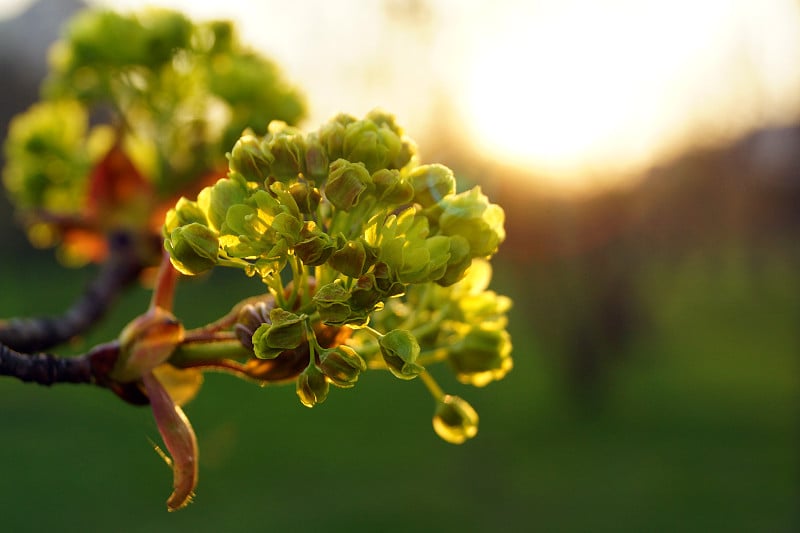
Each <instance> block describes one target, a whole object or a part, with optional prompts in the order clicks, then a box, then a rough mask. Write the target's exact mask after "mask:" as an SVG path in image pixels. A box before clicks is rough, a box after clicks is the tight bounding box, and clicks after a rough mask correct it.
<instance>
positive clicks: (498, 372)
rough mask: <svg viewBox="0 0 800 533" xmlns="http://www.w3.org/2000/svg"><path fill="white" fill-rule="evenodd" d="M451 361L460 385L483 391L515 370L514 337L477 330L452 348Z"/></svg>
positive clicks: (469, 333) (472, 330) (500, 331)
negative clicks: (513, 356) (512, 342)
mask: <svg viewBox="0 0 800 533" xmlns="http://www.w3.org/2000/svg"><path fill="white" fill-rule="evenodd" d="M448 361H449V362H450V365H451V366H452V367H453V370H454V371H455V373H456V378H457V379H458V380H459V381H460V382H462V383H467V384H470V385H475V386H476V387H483V386H485V385H487V384H488V383H489V382H491V381H494V380H499V379H502V378H503V377H505V375H506V374H507V373H508V372H509V371H510V370H511V369H512V368H513V366H514V362H513V360H512V359H511V336H510V335H509V334H508V332H507V331H505V330H496V329H488V328H484V327H481V326H477V327H474V328H472V329H471V330H470V331H469V332H468V333H467V334H466V335H465V336H464V338H463V339H461V340H460V341H459V342H457V343H456V344H455V346H453V348H452V349H451V350H450V353H449V354H448Z"/></svg>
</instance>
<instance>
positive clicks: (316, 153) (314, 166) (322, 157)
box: [305, 128, 344, 185]
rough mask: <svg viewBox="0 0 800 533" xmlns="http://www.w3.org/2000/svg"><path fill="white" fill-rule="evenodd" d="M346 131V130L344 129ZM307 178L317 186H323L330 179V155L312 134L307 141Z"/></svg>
mask: <svg viewBox="0 0 800 533" xmlns="http://www.w3.org/2000/svg"><path fill="white" fill-rule="evenodd" d="M342 129H344V128H342ZM305 165H306V174H305V176H306V178H308V179H310V180H312V181H313V182H314V183H316V184H317V185H321V184H323V183H324V182H325V180H326V179H328V167H329V166H330V160H329V159H328V153H327V152H326V150H325V148H324V147H323V145H322V142H320V140H319V137H318V136H317V135H316V134H313V133H312V134H311V135H309V136H308V138H307V139H306V160H305Z"/></svg>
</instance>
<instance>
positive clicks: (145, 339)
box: [109, 307, 184, 383]
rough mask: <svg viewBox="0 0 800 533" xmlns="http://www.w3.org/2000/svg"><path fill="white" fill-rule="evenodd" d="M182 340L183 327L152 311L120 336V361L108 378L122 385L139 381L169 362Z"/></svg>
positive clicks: (162, 312) (166, 314) (163, 312)
mask: <svg viewBox="0 0 800 533" xmlns="http://www.w3.org/2000/svg"><path fill="white" fill-rule="evenodd" d="M183 338H184V329H183V325H181V323H180V322H178V320H177V319H176V318H175V316H174V315H173V314H172V313H170V312H169V311H166V310H164V309H162V308H161V307H154V308H153V309H151V310H150V311H148V312H146V313H144V314H143V315H139V316H138V317H136V318H135V319H133V320H132V321H131V322H130V323H129V324H128V325H127V326H125V328H124V329H123V330H122V332H121V333H120V335H119V357H118V358H117V361H116V362H115V363H114V368H113V369H112V370H111V372H110V373H109V377H111V379H113V380H115V381H119V382H121V383H127V382H131V381H138V380H140V379H141V378H142V376H143V375H144V374H147V373H149V372H151V371H152V370H153V369H154V368H155V367H157V366H158V365H160V364H162V363H164V362H165V361H166V360H167V359H169V356H170V355H172V352H173V351H175V348H177V347H178V345H179V344H180V343H181V342H183Z"/></svg>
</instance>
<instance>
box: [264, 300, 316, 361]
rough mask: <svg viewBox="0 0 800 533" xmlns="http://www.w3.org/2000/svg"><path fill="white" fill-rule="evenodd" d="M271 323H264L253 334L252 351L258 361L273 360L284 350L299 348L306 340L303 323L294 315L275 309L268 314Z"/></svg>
mask: <svg viewBox="0 0 800 533" xmlns="http://www.w3.org/2000/svg"><path fill="white" fill-rule="evenodd" d="M269 318H270V322H271V323H264V324H262V325H261V326H259V328H258V329H257V330H256V331H255V333H253V351H254V352H255V354H256V357H258V358H260V359H274V358H276V357H278V355H280V354H281V352H283V351H284V350H290V349H292V348H297V347H298V346H300V343H302V342H303V341H304V340H306V330H305V321H304V319H303V318H302V317H299V316H297V315H296V314H294V313H291V312H289V311H286V310H284V309H281V308H280V307H276V308H274V309H272V310H271V311H270V313H269Z"/></svg>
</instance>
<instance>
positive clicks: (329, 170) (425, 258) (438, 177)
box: [164, 111, 511, 442]
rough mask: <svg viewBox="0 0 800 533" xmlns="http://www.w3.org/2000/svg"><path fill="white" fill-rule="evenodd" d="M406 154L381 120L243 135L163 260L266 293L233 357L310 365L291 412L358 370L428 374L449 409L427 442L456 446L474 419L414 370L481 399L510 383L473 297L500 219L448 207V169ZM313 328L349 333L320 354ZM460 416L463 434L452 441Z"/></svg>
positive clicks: (485, 208)
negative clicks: (445, 373)
mask: <svg viewBox="0 0 800 533" xmlns="http://www.w3.org/2000/svg"><path fill="white" fill-rule="evenodd" d="M415 152H416V148H415V145H414V144H413V142H411V141H410V140H409V139H408V138H407V137H406V136H405V135H404V134H403V131H402V129H401V128H400V127H399V126H398V125H397V124H396V123H395V120H394V117H393V116H391V115H389V114H387V113H385V112H382V111H372V112H370V113H369V114H367V116H366V117H364V118H363V119H356V118H355V117H352V116H350V115H345V114H340V115H338V116H336V117H334V118H333V119H332V120H330V121H329V122H328V123H326V124H324V125H323V126H322V127H321V128H319V129H318V130H317V131H315V132H312V133H309V134H303V133H301V132H300V131H298V130H297V129H295V128H292V127H289V126H287V125H286V124H284V123H281V122H272V123H271V124H270V125H269V128H268V133H267V134H266V135H264V136H257V135H255V134H254V133H253V132H251V131H246V132H245V133H244V135H243V136H242V137H241V138H240V139H239V141H238V142H237V143H236V144H235V146H234V147H233V150H232V151H231V153H230V154H229V155H228V159H229V172H228V175H227V177H226V178H224V179H220V180H219V181H217V182H216V183H215V184H214V185H212V186H209V187H207V188H205V189H204V190H202V191H201V192H200V193H199V195H198V196H197V199H196V200H189V199H186V198H182V199H181V200H180V201H178V203H177V204H176V205H175V207H174V208H173V209H172V210H170V211H169V213H168V214H167V217H166V223H165V226H164V236H165V246H166V249H167V250H168V251H169V253H170V257H171V260H172V263H173V265H174V266H175V267H176V268H177V269H178V270H179V271H181V272H183V273H184V274H187V275H195V274H200V273H202V272H205V271H208V270H210V269H212V268H213V267H215V266H218V265H220V266H230V267H238V268H241V269H242V270H244V271H245V272H246V273H247V274H248V275H250V276H258V277H260V278H261V279H262V280H263V281H264V283H266V284H267V286H268V287H269V290H270V291H271V292H272V294H273V296H274V297H275V307H274V308H271V309H270V310H269V312H268V313H266V312H264V313H261V314H260V318H261V320H262V324H261V325H260V326H258V327H254V326H253V325H252V324H250V325H248V326H247V328H239V330H240V331H247V332H249V333H251V334H252V336H251V338H250V339H243V344H244V345H246V346H247V347H250V348H252V350H253V355H254V357H257V358H261V359H271V358H276V357H279V356H281V354H282V353H283V352H285V351H288V350H290V351H293V352H297V351H298V350H305V351H307V352H308V354H309V363H308V366H307V367H306V369H305V370H304V371H302V372H301V373H300V375H299V376H298V378H297V393H298V396H299V397H300V399H301V401H302V403H303V404H305V405H308V406H312V405H315V404H317V403H320V402H322V401H323V400H324V399H325V398H326V397H327V394H328V387H329V385H330V384H333V385H336V386H339V387H351V386H353V384H354V383H355V381H356V379H357V378H358V375H359V374H360V373H361V372H362V371H364V370H365V369H366V368H367V367H370V368H385V369H388V370H389V371H390V372H391V373H392V374H394V375H395V376H397V377H398V378H400V379H405V380H408V379H413V378H415V377H417V376H420V375H422V374H425V381H426V383H430V384H431V387H432V392H434V395H435V396H436V397H437V401H439V402H440V403H442V402H444V403H442V405H443V406H446V408H445V407H440V408H438V410H437V415H436V418H435V420H437V422H436V423H435V424H434V427H435V428H436V429H437V432H438V433H439V434H440V435H442V431H444V429H442V428H450V429H448V430H447V431H449V432H450V434H453V433H454V432H455V433H457V434H459V435H462V437H463V438H461V440H464V439H466V438H468V437H471V436H472V435H474V433H475V431H476V430H477V426H476V424H477V415H474V411H472V410H471V408H470V407H469V406H468V405H467V404H466V402H464V401H463V400H460V399H459V400H458V402H455V401H454V400H452V398H454V397H451V396H446V395H442V394H439V393H437V392H436V387H437V386H436V385H435V384H434V383H433V382H432V378H431V377H430V375H429V374H427V373H426V371H425V365H426V364H429V363H432V362H437V361H442V360H447V361H449V363H450V365H451V366H452V368H453V369H454V371H455V373H456V376H457V377H458V379H459V380H460V381H462V382H464V383H470V384H473V385H479V386H481V385H485V384H486V383H488V382H490V381H492V380H495V379H499V378H502V377H503V376H504V375H505V373H507V372H508V370H509V369H510V368H511V358H510V350H511V343H510V339H509V336H508V333H507V332H506V331H505V312H506V311H507V310H508V308H509V306H510V300H509V299H508V298H505V297H502V296H498V295H496V294H495V293H494V292H491V291H487V290H486V288H487V285H488V282H489V278H490V277H491V270H490V269H489V268H488V263H487V262H486V261H485V259H488V258H489V257H490V256H492V255H493V254H494V253H495V252H496V251H497V249H498V246H499V245H500V244H501V242H502V241H503V239H504V238H505V231H504V228H503V223H504V213H503V210H502V208H500V207H499V206H498V205H496V204H492V203H490V202H489V200H488V198H487V197H486V196H485V195H484V194H483V193H482V192H481V190H480V188H479V187H475V188H473V189H470V190H468V191H465V192H461V193H457V192H456V179H455V176H454V175H453V172H452V171H451V170H450V169H449V168H447V167H445V166H442V165H438V164H429V165H421V164H419V163H418V161H417V158H416V156H415ZM289 278H291V285H284V281H285V280H286V279H289ZM267 314H268V316H267ZM252 320H253V316H251V315H248V316H247V317H245V321H246V322H248V323H249V322H252ZM320 326H323V327H330V328H338V329H342V328H347V329H352V331H353V333H352V335H348V336H347V337H348V340H347V344H339V345H335V346H324V347H323V346H322V345H321V344H320V343H319V342H318V340H317V339H316V335H315V330H316V328H318V327H320ZM445 397H446V398H450V399H448V400H444V399H442V398H445ZM464 405H466V407H464ZM473 415H474V416H473ZM459 416H460V417H461V418H463V424H465V425H466V426H465V427H466V429H463V430H456V429H453V428H454V427H456V426H458V427H461V426H459V423H458V422H456V418H458V417H459ZM473 426H474V428H473ZM459 431H460V433H459ZM442 436H443V438H445V439H446V440H449V441H451V442H455V441H458V440H459V438H457V437H445V436H444V435H442Z"/></svg>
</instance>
